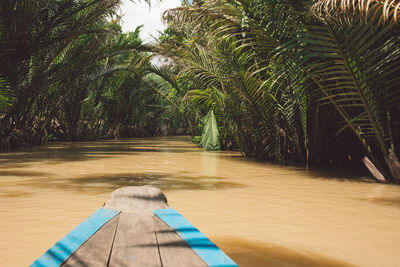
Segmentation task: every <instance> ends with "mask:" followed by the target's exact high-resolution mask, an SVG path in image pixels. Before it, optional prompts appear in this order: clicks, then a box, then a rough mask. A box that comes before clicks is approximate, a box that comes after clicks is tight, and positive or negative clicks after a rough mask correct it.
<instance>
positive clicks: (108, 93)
mask: <svg viewBox="0 0 400 267" xmlns="http://www.w3.org/2000/svg"><path fill="white" fill-rule="evenodd" d="M119 4H120V1H119V0H99V1H91V0H81V1H75V0H57V1H54V0H43V1H36V0H29V1H26V0H24V1H22V0H12V1H0V60H1V64H0V140H1V146H3V147H8V146H15V145H24V144H38V143H42V142H46V141H47V140H78V139H92V138H101V137H102V138H112V137H121V136H123V137H132V136H146V135H161V134H175V133H176V132H177V130H178V128H179V127H180V125H179V121H181V120H178V119H179V118H178V119H176V118H175V117H176V116H179V114H178V112H176V111H175V109H176V108H175V107H171V105H168V104H166V103H169V102H168V95H165V94H163V93H162V92H161V91H160V90H162V89H157V88H156V87H154V85H155V84H157V82H158V80H160V77H159V75H157V74H154V73H157V69H155V68H154V67H153V66H152V65H151V58H152V56H151V53H150V52H151V51H152V50H153V48H152V47H150V46H149V45H146V44H143V42H142V41H141V40H140V38H139V30H140V29H139V28H138V29H137V30H136V31H135V32H132V33H127V34H124V33H122V32H121V27H120V25H119V16H118V15H117V14H116V11H117V8H118V7H119ZM177 114H178V115H177Z"/></svg>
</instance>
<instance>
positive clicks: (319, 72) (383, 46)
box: [160, 0, 400, 183]
mask: <svg viewBox="0 0 400 267" xmlns="http://www.w3.org/2000/svg"><path fill="white" fill-rule="evenodd" d="M399 13H400V2H399V1H393V0H392V1H389V0H388V1H383V0H382V1H378V0H375V1H364V0H356V1H345V0H320V1H316V0H300V1H299V0H218V1H217V0H206V1H194V4H193V6H184V7H181V8H176V9H172V10H169V11H168V12H166V13H165V16H164V19H165V21H167V22H168V26H169V29H168V31H167V32H166V34H165V36H163V38H161V40H160V53H161V54H162V55H164V57H166V58H168V59H169V62H172V64H171V66H170V67H171V69H178V70H179V73H180V74H184V77H185V79H186V80H187V81H188V82H190V84H191V88H189V90H188V91H187V93H186V96H185V99H186V100H187V99H190V100H191V102H192V104H193V106H192V107H195V108H196V110H197V113H198V114H199V115H200V116H199V117H201V116H204V115H205V114H207V112H208V111H210V110H213V112H214V113H215V116H216V118H217V123H218V127H219V132H220V136H221V139H222V140H221V141H222V144H223V145H224V144H232V143H233V144H235V146H237V147H238V148H239V149H240V150H241V151H242V152H243V153H244V154H245V155H246V156H248V157H259V158H265V159H269V160H276V161H280V162H283V161H298V162H304V163H306V164H323V163H326V164H330V163H340V162H342V163H343V162H349V161H353V162H357V163H358V162H361V160H362V159H364V161H365V162H369V163H370V164H369V165H368V166H369V167H371V170H372V172H373V174H374V176H375V177H376V178H378V177H381V176H379V174H383V176H384V177H385V178H384V179H385V181H388V182H393V183H399V182H400V164H399V161H398V159H397V157H398V155H399V154H398V151H399V150H400V131H399V126H400V125H399V123H400V109H399V104H400V25H399V17H400V15H399ZM192 112H195V111H192ZM192 124H193V123H192ZM194 125H196V123H194ZM381 180H382V181H383V179H381Z"/></svg>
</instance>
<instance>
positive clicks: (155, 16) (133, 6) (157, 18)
mask: <svg viewBox="0 0 400 267" xmlns="http://www.w3.org/2000/svg"><path fill="white" fill-rule="evenodd" d="M135 2H136V3H132V2H131V1H130V0H122V5H121V13H122V14H123V17H122V23H121V24H122V30H123V31H124V32H126V31H134V30H135V29H136V27H137V26H139V25H142V24H143V28H142V29H141V33H140V37H141V38H142V39H143V40H145V41H147V42H150V41H152V40H153V38H152V37H151V36H154V37H158V32H157V31H163V30H164V29H165V28H166V26H165V25H163V23H162V22H161V14H162V13H163V12H164V11H165V10H167V9H170V8H174V7H179V6H181V0H163V1H162V2H161V3H159V2H157V1H152V4H151V7H150V9H149V5H148V4H147V3H145V2H144V1H143V0H142V1H140V2H139V1H135Z"/></svg>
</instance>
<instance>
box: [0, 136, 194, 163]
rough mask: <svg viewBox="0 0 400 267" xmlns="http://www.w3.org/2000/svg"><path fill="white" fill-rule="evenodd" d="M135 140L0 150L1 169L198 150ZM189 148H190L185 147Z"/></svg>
mask: <svg viewBox="0 0 400 267" xmlns="http://www.w3.org/2000/svg"><path fill="white" fill-rule="evenodd" d="M146 144H147V143H134V142H124V143H116V142H103V143H92V144H91V143H70V144H57V145H54V144H53V145H49V146H43V147H39V148H37V147H35V148H30V149H25V150H24V151H15V152H7V153H5V152H1V153H0V169H2V168H10V166H11V165H13V166H14V167H19V166H22V165H23V164H25V163H29V162H40V161H49V162H53V163H57V162H66V161H67V162H68V161H85V160H98V159H104V158H108V157H110V156H115V155H134V154H139V153H187V152H193V151H197V148H196V147H190V146H187V147H186V146H183V147H179V146H171V147H167V146H160V147H157V145H154V144H150V143H149V144H147V145H148V146H151V147H144V146H146ZM188 148H190V149H188Z"/></svg>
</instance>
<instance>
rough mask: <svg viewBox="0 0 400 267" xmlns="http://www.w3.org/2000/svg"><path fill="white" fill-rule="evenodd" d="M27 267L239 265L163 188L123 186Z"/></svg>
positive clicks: (219, 266) (195, 266) (220, 266)
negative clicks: (177, 208) (169, 201)
mask: <svg viewBox="0 0 400 267" xmlns="http://www.w3.org/2000/svg"><path fill="white" fill-rule="evenodd" d="M31 266H46V267H47V266H194V267H197V266H199V267H200V266H218V267H225V266H237V265H236V264H235V263H234V262H233V261H232V260H231V259H230V258H229V257H228V256H226V255H225V253H224V252H222V251H221V250H220V249H219V248H218V247H217V246H216V245H215V244H214V243H212V242H211V241H210V240H209V239H208V238H207V237H206V236H204V235H203V234H202V233H201V232H199V231H198V230H197V229H196V228H195V227H194V226H193V225H192V224H190V222H188V221H187V220H186V219H185V218H184V217H183V216H182V215H180V214H179V213H178V212H176V211H175V210H174V209H172V208H169V207H168V205H167V200H166V198H165V196H164V194H163V193H162V192H161V190H159V189H157V188H154V187H150V186H143V187H124V188H120V189H117V190H116V191H114V192H113V194H112V197H111V199H110V200H108V201H107V203H106V204H105V206H104V208H101V209H99V210H98V211H96V212H95V213H94V214H93V215H92V216H91V217H89V218H88V219H87V220H86V221H84V222H83V223H82V224H80V225H79V226H77V227H76V228H75V229H74V230H72V231H71V232H70V233H69V234H68V235H67V236H65V237H64V238H63V239H61V240H60V241H59V242H58V243H56V244H55V245H54V246H53V247H52V248H50V249H49V250H48V251H47V252H46V253H45V254H44V255H43V256H42V257H40V258H39V259H38V260H37V261H35V262H34V263H33V264H32V265H31Z"/></svg>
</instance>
